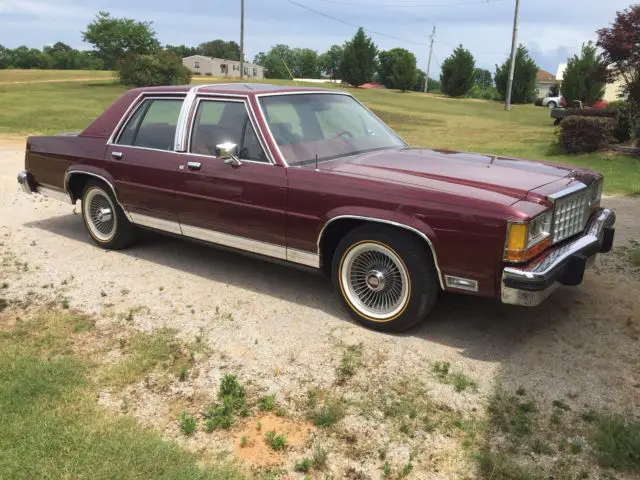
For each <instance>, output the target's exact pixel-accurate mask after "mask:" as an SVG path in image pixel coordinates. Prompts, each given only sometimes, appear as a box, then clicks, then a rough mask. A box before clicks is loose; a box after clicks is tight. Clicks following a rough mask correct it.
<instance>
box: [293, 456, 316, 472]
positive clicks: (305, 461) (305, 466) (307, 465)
mask: <svg viewBox="0 0 640 480" xmlns="http://www.w3.org/2000/svg"><path fill="white" fill-rule="evenodd" d="M312 465H313V462H312V461H311V459H310V458H302V459H300V460H298V461H296V466H295V471H296V472H302V473H309V471H310V470H311V466H312Z"/></svg>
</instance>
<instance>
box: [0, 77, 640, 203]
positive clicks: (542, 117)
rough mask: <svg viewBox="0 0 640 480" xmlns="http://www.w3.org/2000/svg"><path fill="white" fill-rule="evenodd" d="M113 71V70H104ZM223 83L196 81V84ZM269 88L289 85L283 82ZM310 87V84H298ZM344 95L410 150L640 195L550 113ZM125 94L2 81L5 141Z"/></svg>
mask: <svg viewBox="0 0 640 480" xmlns="http://www.w3.org/2000/svg"><path fill="white" fill-rule="evenodd" d="M106 73H108V72H106ZM214 81H215V82H219V81H220V80H218V79H215V80H214V79H211V78H195V77H194V83H198V84H200V83H202V82H214ZM268 82H270V83H276V84H288V85H291V84H292V82H288V81H285V80H268ZM300 85H301V86H310V84H300ZM326 87H328V88H338V89H343V90H347V91H349V92H350V93H352V94H354V95H355V96H356V97H357V98H358V99H359V100H361V101H362V102H363V103H365V104H366V105H367V106H368V107H369V108H371V109H372V110H374V111H375V112H376V113H377V114H378V115H380V117H381V118H382V119H383V120H385V121H386V122H387V123H389V125H390V126H391V127H392V128H393V129H395V130H396V131H397V132H398V133H399V134H400V135H401V136H402V137H403V138H404V139H405V140H406V141H407V142H409V143H410V144H412V145H417V146H423V147H428V148H448V149H455V150H463V151H472V152H479V153H493V154H497V155H505V156H512V157H521V158H531V159H539V160H547V161H551V162H559V163H568V164H574V165H577V166H580V167H588V168H593V169H595V170H598V171H600V172H602V173H603V174H604V175H605V177H606V181H605V192H606V193H624V194H640V160H639V159H637V158H633V157H627V156H621V155H613V154H610V153H593V154H589V155H579V156H572V155H564V154H561V153H559V152H558V151H557V148H556V147H555V146H554V145H553V144H552V139H553V132H554V127H553V125H552V122H551V119H550V117H549V111H548V110H547V109H544V108H539V107H535V106H533V105H515V106H514V108H513V110H512V111H511V112H505V111H504V110H503V106H502V104H501V103H499V102H489V101H483V100H473V99H449V98H445V97H441V96H435V95H424V94H422V93H418V92H406V93H400V92H398V91H395V90H379V89H370V90H366V89H354V88H348V87H343V86H337V85H331V84H327V85H326ZM124 91H125V88H124V87H122V86H120V85H117V84H115V83H113V82H109V81H96V82H74V83H51V84H44V83H43V84H32V85H25V84H23V85H10V84H4V85H3V84H2V83H0V105H2V106H3V111H2V115H0V135H2V134H6V135H9V134H11V135H25V134H38V133H55V132H59V131H76V130H81V129H83V128H84V127H86V125H87V124H88V123H89V122H90V121H91V120H92V119H93V118H95V117H96V116H97V115H99V114H100V113H102V111H103V110H104V109H105V108H106V107H107V106H108V105H110V104H111V102H113V101H114V100H115V99H116V98H117V97H118V96H119V95H121V94H122V93H123V92H124Z"/></svg>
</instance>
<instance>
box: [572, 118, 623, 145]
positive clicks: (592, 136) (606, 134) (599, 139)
mask: <svg viewBox="0 0 640 480" xmlns="http://www.w3.org/2000/svg"><path fill="white" fill-rule="evenodd" d="M616 124H617V122H616V120H615V119H613V118H600V117H584V116H577V115H574V116H571V117H569V118H566V119H565V120H563V121H562V123H561V124H560V145H561V146H562V148H563V149H564V151H565V152H567V153H588V152H596V151H598V150H603V149H605V148H607V147H608V146H609V144H610V143H611V140H612V139H613V131H614V129H615V127H616Z"/></svg>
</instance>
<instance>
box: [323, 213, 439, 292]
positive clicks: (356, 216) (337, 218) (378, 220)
mask: <svg viewBox="0 0 640 480" xmlns="http://www.w3.org/2000/svg"><path fill="white" fill-rule="evenodd" d="M342 218H351V219H355V220H364V221H367V222H377V223H384V224H386V225H391V226H392V227H398V228H404V229H405V230H409V231H411V232H413V233H416V234H417V235H419V236H420V237H422V239H423V240H424V241H425V242H427V244H428V245H429V249H430V250H431V254H432V255H433V264H434V265H435V267H436V271H437V272H438V281H439V282H440V288H442V290H445V288H444V282H443V281H442V272H441V271H440V266H439V265H438V256H437V254H436V249H435V248H433V243H431V240H430V239H429V237H427V236H426V235H425V234H424V233H423V232H421V231H420V230H418V229H416V228H413V227H410V226H409V225H405V224H404V223H398V222H393V221H391V220H382V219H379V218H373V217H362V216H360V215H338V216H337V217H333V218H331V219H329V220H328V221H327V222H326V223H325V224H324V225H323V226H322V229H321V230H320V234H319V235H318V241H317V248H318V257H321V256H322V251H321V248H320V242H321V241H322V235H323V234H324V231H325V230H326V228H327V227H328V226H329V225H330V224H331V223H333V222H334V221H336V220H340V219H342Z"/></svg>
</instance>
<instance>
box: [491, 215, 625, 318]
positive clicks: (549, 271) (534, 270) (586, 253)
mask: <svg viewBox="0 0 640 480" xmlns="http://www.w3.org/2000/svg"><path fill="white" fill-rule="evenodd" d="M615 222H616V215H615V213H613V211H611V210H609V209H602V210H599V211H597V212H596V213H594V214H593V215H592V216H591V219H590V220H589V223H588V224H587V228H586V229H585V232H584V234H583V235H582V236H581V237H579V238H577V239H576V240H573V241H569V242H568V243H565V244H563V245H560V246H559V247H557V248H555V249H553V250H551V251H549V252H548V253H546V254H545V255H543V256H542V257H540V258H539V259H536V260H534V261H533V262H531V263H529V264H527V265H525V266H522V267H506V268H505V269H504V270H503V272H502V303H508V304H511V305H523V306H527V307H535V306H536V305H540V304H541V303H542V302H543V301H544V300H545V299H546V298H547V297H548V296H549V295H551V294H552V293H553V291H554V290H555V289H556V288H557V287H558V286H559V285H571V286H575V285H580V283H582V278H583V276H584V270H585V268H586V267H587V265H588V264H589V263H590V262H592V261H593V260H594V259H595V256H596V255H597V254H598V253H606V252H609V251H610V250H611V247H612V246H613V237H614V234H615V229H614V228H613V226H614V225H615Z"/></svg>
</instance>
